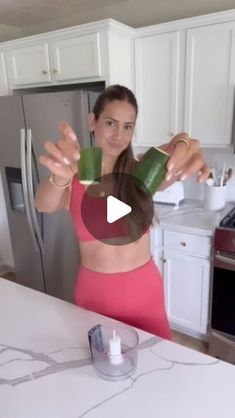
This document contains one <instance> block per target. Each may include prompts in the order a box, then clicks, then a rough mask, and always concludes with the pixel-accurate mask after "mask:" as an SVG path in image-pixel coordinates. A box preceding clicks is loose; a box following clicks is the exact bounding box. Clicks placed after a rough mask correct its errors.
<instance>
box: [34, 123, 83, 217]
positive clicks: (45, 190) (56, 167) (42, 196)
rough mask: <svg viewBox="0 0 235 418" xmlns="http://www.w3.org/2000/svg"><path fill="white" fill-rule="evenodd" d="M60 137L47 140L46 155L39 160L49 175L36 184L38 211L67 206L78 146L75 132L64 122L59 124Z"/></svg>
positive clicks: (51, 210)
mask: <svg viewBox="0 0 235 418" xmlns="http://www.w3.org/2000/svg"><path fill="white" fill-rule="evenodd" d="M59 131H60V134H61V138H60V139H59V140H58V141H57V142H52V141H47V142H46V143H45V145H44V148H45V150H46V151H47V155H41V156H40V158H39V161H40V163H41V164H42V165H44V166H45V167H47V168H48V169H49V170H50V172H51V176H49V177H47V178H45V179H44V180H43V181H42V182H41V183H40V184H39V186H38V188H37V191H36V195H35V206H36V208H37V209H38V210H39V211H40V212H48V213H51V212H54V211H56V210H57V209H60V208H62V207H67V205H68V202H69V197H70V184H71V181H72V178H73V175H74V174H75V173H76V172H77V160H78V159H79V157H80V154H79V150H80V146H79V143H78V140H77V137H76V134H75V132H74V131H73V130H72V128H71V127H70V126H69V125H68V124H67V123H66V122H62V123H61V124H60V125H59Z"/></svg>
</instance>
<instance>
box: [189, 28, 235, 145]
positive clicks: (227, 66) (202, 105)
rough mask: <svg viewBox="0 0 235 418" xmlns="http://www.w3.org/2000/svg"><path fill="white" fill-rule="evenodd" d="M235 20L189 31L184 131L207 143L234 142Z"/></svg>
mask: <svg viewBox="0 0 235 418" xmlns="http://www.w3.org/2000/svg"><path fill="white" fill-rule="evenodd" d="M234 34H235V23H233V22H231V23H223V24H216V25H211V26H206V27H200V28H196V29H190V30H188V31H187V53H186V85H185V116H184V130H185V131H186V132H188V133H189V134H190V136H192V137H194V138H198V139H200V140H201V142H202V143H203V144H205V145H216V144H217V145H228V144H230V142H231V129H232V111H233V100H234V82H235V45H234V44H235V38H234Z"/></svg>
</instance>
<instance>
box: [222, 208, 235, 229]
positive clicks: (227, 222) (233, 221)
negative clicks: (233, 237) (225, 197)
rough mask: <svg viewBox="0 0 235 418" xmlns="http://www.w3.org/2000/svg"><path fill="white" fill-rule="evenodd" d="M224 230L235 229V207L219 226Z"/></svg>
mask: <svg viewBox="0 0 235 418" xmlns="http://www.w3.org/2000/svg"><path fill="white" fill-rule="evenodd" d="M219 225H220V226H221V227H223V228H231V229H235V207H234V208H233V209H232V210H230V212H229V213H228V214H227V215H226V216H225V217H224V218H223V219H222V221H221V222H220V224H219Z"/></svg>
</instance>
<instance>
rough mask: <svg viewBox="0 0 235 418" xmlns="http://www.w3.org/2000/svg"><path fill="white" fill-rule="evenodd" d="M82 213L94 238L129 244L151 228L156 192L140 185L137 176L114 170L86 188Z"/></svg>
mask: <svg viewBox="0 0 235 418" xmlns="http://www.w3.org/2000/svg"><path fill="white" fill-rule="evenodd" d="M81 216H82V221H83V223H84V226H85V227H86V229H87V230H88V232H89V233H90V234H91V235H92V236H93V237H94V239H97V240H100V241H102V242H104V243H106V244H110V245H126V244H130V243H131V242H134V241H136V240H138V239H139V238H140V237H141V236H142V235H143V234H145V233H146V232H147V231H148V229H149V227H150V225H151V223H152V220H153V216H154V205H153V201H152V196H151V195H150V194H149V193H148V192H147V191H144V190H143V188H141V187H139V186H138V185H137V183H136V181H135V177H134V176H132V175H130V174H124V173H111V174H106V175H104V176H101V177H100V178H98V179H96V181H95V182H94V183H92V184H90V185H89V186H88V187H87V188H86V191H85V193H84V195H83V198H82V204H81Z"/></svg>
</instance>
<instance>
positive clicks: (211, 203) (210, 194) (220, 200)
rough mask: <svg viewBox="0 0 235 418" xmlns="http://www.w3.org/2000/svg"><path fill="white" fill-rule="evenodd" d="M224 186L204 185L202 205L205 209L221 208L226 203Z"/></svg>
mask: <svg viewBox="0 0 235 418" xmlns="http://www.w3.org/2000/svg"><path fill="white" fill-rule="evenodd" d="M226 189H227V187H226V186H207V185H206V186H205V193H204V207H205V209H207V210H214V211H216V210H221V209H223V208H224V207H225V203H226Z"/></svg>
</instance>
